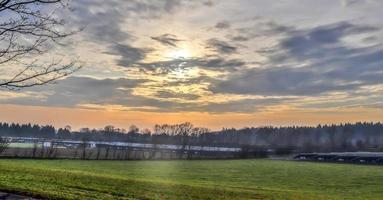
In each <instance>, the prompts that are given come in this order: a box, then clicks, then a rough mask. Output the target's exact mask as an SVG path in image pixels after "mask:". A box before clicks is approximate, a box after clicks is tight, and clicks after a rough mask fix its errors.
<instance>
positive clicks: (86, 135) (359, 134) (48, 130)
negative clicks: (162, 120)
mask: <svg viewBox="0 0 383 200" xmlns="http://www.w3.org/2000/svg"><path fill="white" fill-rule="evenodd" d="M0 136H2V137H5V136H6V137H34V138H44V139H66V140H87V141H108V142H115V141H119V142H136V143H151V144H177V145H182V146H183V147H186V146H187V145H198V146H221V147H238V148H245V149H246V148H247V149H254V148H257V149H274V150H277V151H292V150H294V151H296V150H298V151H304V152H312V151H317V152H326V151H357V150H366V151H367V150H368V151H381V150H383V124H382V123H368V122H358V123H354V124H351V123H346V124H339V125H318V126H316V127H310V126H287V127H273V126H266V127H251V128H242V129H234V128H231V129H227V128H224V129H222V130H220V131H211V130H209V129H208V128H203V127H195V126H193V124H191V123H188V122H186V123H181V124H173V125H172V124H162V125H155V126H154V127H153V129H152V130H149V129H143V130H140V129H139V128H138V127H137V126H135V125H132V126H130V128H129V129H128V130H125V129H120V128H116V127H114V126H106V127H104V128H103V129H90V128H82V129H80V130H79V131H72V130H71V128H70V126H66V127H65V128H59V129H56V128H55V127H53V126H51V125H46V126H39V125H32V124H17V123H12V124H8V123H0Z"/></svg>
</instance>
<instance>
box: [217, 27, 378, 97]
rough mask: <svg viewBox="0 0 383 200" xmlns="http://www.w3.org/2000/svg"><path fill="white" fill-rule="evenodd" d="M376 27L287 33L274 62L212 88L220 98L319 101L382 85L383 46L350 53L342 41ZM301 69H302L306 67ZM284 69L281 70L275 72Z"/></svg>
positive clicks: (275, 51) (273, 56) (351, 49)
mask: <svg viewBox="0 0 383 200" xmlns="http://www.w3.org/2000/svg"><path fill="white" fill-rule="evenodd" d="M377 30H379V28H376V27H373V26H362V25H354V24H350V23H344V22H342V23H337V24H331V25H326V26H320V27H316V28H313V29H309V30H302V31H295V32H288V33H286V34H287V35H288V36H287V37H286V38H284V39H282V40H281V42H280V44H279V45H278V48H279V49H278V48H277V49H273V50H272V51H269V52H265V55H266V56H268V57H269V58H270V62H269V63H267V64H266V65H265V66H264V67H262V68H253V69H247V70H243V71H238V72H236V73H233V74H231V75H230V76H229V77H228V79H227V80H223V81H216V82H215V83H214V84H212V85H211V90H212V91H214V92H215V93H235V94H258V95H301V96H316V95H324V94H326V93H329V92H334V91H343V92H351V91H353V90H358V89H359V88H360V87H361V86H366V85H374V84H382V83H383V79H382V78H381V74H382V66H383V59H381V58H382V57H383V46H381V45H378V46H370V47H363V48H357V47H349V46H347V45H346V44H345V43H344V42H343V41H342V38H344V37H346V36H347V37H350V36H354V35H356V34H361V33H373V32H375V31H377ZM302 64H304V65H303V66H301V67H298V66H299V65H302ZM275 66H279V67H275Z"/></svg>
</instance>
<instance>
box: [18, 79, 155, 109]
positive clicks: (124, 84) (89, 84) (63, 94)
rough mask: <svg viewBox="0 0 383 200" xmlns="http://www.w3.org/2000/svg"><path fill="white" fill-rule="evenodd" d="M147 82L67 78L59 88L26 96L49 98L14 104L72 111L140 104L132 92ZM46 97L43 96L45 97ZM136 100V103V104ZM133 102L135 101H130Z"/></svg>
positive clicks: (55, 87) (41, 90)
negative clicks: (86, 106) (90, 106)
mask: <svg viewBox="0 0 383 200" xmlns="http://www.w3.org/2000/svg"><path fill="white" fill-rule="evenodd" d="M146 81H147V80H136V79H125V78H120V79H95V78H88V77H68V78H67V79H64V80H61V81H60V82H59V84H53V85H47V86H42V87H34V88H29V89H27V90H26V92H38V93H40V92H46V98H44V99H39V98H34V97H24V98H18V99H13V100H12V103H14V104H27V105H44V106H63V107H73V106H76V105H78V104H98V103H99V104H121V105H126V104H127V102H129V104H130V105H134V104H137V102H136V103H134V102H135V101H139V100H140V99H139V98H136V97H134V95H132V94H131V89H132V88H135V87H137V86H138V85H140V84H142V83H145V82H146ZM42 94H44V93H42ZM133 99H134V101H133ZM130 100H132V101H130Z"/></svg>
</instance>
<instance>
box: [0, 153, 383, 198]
mask: <svg viewBox="0 0 383 200" xmlns="http://www.w3.org/2000/svg"><path fill="white" fill-rule="evenodd" d="M382 188H383V168H382V167H381V166H367V165H349V164H331V163H310V162H297V161H277V160H203V161H197V160H195V161H188V160H182V161H83V160H33V159H29V160H28V159H25V160H22V159H1V160H0V191H9V192H16V193H19V194H25V195H30V196H35V197H44V198H51V199H382V198H383V190H382Z"/></svg>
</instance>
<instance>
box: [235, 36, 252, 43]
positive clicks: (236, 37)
mask: <svg viewBox="0 0 383 200" xmlns="http://www.w3.org/2000/svg"><path fill="white" fill-rule="evenodd" d="M231 40H232V41H234V42H246V41H249V40H250V38H248V37H246V36H242V35H237V36H233V37H231Z"/></svg>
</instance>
